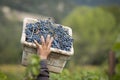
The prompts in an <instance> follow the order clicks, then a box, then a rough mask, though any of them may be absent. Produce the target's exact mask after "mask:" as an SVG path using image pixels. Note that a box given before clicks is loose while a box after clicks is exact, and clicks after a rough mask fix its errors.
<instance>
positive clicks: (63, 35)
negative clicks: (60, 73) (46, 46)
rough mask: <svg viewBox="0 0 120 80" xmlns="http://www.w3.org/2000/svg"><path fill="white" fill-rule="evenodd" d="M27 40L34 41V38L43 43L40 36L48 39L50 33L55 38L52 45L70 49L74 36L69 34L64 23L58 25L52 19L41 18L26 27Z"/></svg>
mask: <svg viewBox="0 0 120 80" xmlns="http://www.w3.org/2000/svg"><path fill="white" fill-rule="evenodd" d="M25 34H26V41H28V42H33V41H34V40H36V41H38V43H41V40H40V36H43V37H44V38H45V40H46V37H47V35H48V34H49V35H50V36H51V37H53V38H54V40H53V42H52V45H51V47H53V48H57V49H61V50H66V51H70V49H71V47H72V43H73V39H72V37H71V36H70V35H69V33H68V30H67V29H65V28H63V27H62V25H58V26H56V24H55V23H53V22H51V21H50V20H39V21H38V22H36V23H28V24H27V25H26V29H25Z"/></svg>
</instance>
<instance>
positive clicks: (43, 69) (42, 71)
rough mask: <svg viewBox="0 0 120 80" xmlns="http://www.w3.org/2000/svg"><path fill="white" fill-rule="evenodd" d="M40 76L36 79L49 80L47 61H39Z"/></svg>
mask: <svg viewBox="0 0 120 80" xmlns="http://www.w3.org/2000/svg"><path fill="white" fill-rule="evenodd" d="M40 67H41V69H40V74H39V75H38V77H37V80H49V71H48V68H47V60H46V59H43V60H41V61H40Z"/></svg>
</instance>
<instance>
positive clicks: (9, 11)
mask: <svg viewBox="0 0 120 80" xmlns="http://www.w3.org/2000/svg"><path fill="white" fill-rule="evenodd" d="M119 5H120V1H119V0H0V37H1V38H0V66H2V67H1V70H2V69H3V71H4V70H6V69H7V68H9V66H10V67H15V66H20V64H21V58H22V57H21V56H22V46H21V44H20V39H21V33H22V26H23V19H24V17H32V18H39V17H40V16H41V15H43V16H48V17H53V18H54V19H55V22H56V23H60V24H63V25H66V26H69V27H71V28H72V30H73V38H74V51H75V52H74V55H73V56H72V57H71V60H70V61H69V62H68V64H67V68H68V69H70V70H71V69H72V68H73V67H76V66H77V67H81V66H83V65H92V66H101V65H105V67H106V66H107V63H108V62H107V61H108V53H109V51H110V50H111V49H112V47H113V45H114V43H115V42H116V39H117V37H118V34H119V33H120V6H119ZM117 48H118V44H117ZM115 49H116V46H115ZM118 49H119V48H118ZM5 65H6V66H5ZM7 65H8V66H7ZM3 67H4V68H3ZM5 67H6V68H5ZM20 68H21V67H20ZM10 69H11V68H10ZM22 70H23V68H22ZM22 70H21V69H20V71H22ZM11 80H12V79H11ZM73 80H74V79H73ZM76 80H80V79H76Z"/></svg>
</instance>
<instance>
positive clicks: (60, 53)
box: [21, 18, 74, 73]
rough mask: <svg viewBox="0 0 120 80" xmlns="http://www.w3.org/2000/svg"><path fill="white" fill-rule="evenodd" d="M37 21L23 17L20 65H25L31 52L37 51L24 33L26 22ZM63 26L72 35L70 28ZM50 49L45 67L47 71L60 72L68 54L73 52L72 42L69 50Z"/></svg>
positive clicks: (68, 56)
mask: <svg viewBox="0 0 120 80" xmlns="http://www.w3.org/2000/svg"><path fill="white" fill-rule="evenodd" d="M37 21H38V20H37V19H33V18H25V19H24V22H23V31H22V36H21V43H22V45H23V55H22V65H25V66H27V64H28V57H29V56H30V55H31V54H36V53H37V50H36V45H35V44H34V43H31V42H27V41H26V34H25V29H26V24H27V23H35V22H37ZM63 28H66V29H68V32H69V35H70V36H72V29H71V28H69V27H66V26H63ZM50 50H51V53H50V55H49V56H48V59H47V60H48V61H47V62H48V63H47V67H48V69H49V71H51V72H54V73H60V72H61V71H62V70H63V68H64V66H65V64H66V62H67V60H69V58H70V56H72V55H73V53H74V50H73V44H72V48H71V50H70V51H64V50H60V49H57V48H52V47H51V48H50Z"/></svg>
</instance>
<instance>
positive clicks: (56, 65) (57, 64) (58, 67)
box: [22, 46, 70, 73]
mask: <svg viewBox="0 0 120 80" xmlns="http://www.w3.org/2000/svg"><path fill="white" fill-rule="evenodd" d="M36 53H37V51H36V49H34V48H31V47H27V46H24V47H23V55H22V65H24V66H27V65H28V60H29V57H30V56H31V55H32V54H36ZM69 58H70V56H67V55H64V54H58V53H55V52H51V54H50V55H49V56H48V59H47V60H48V61H47V62H48V63H47V65H48V69H49V71H51V72H54V73H60V72H61V71H62V70H63V68H64V66H65V64H66V62H67V60H69Z"/></svg>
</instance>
